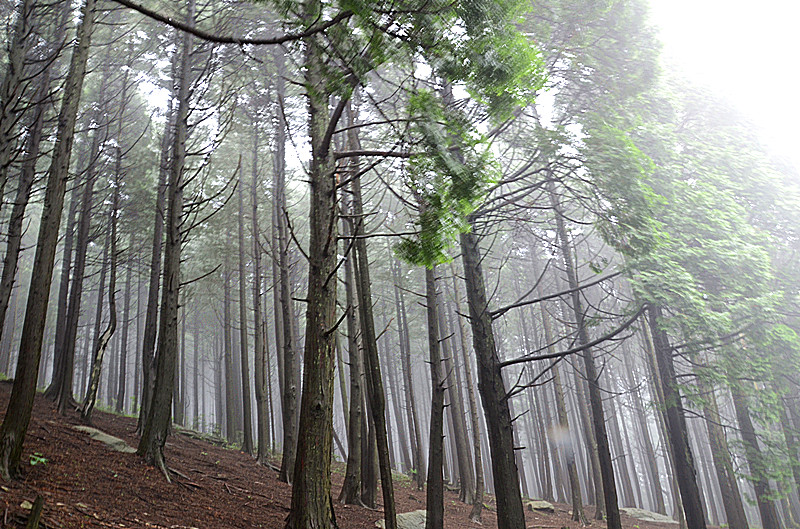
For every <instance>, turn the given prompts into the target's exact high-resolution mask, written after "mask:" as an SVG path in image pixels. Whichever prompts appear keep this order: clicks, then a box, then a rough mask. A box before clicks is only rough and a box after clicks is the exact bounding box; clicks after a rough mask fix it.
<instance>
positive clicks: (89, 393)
mask: <svg viewBox="0 0 800 529" xmlns="http://www.w3.org/2000/svg"><path fill="white" fill-rule="evenodd" d="M117 151H118V152H117V167H116V182H115V186H114V192H113V194H112V195H113V198H112V200H111V212H110V214H109V229H110V232H111V233H110V235H109V237H110V239H111V248H110V249H109V252H110V254H111V267H110V269H109V272H108V274H109V280H108V313H109V320H108V326H107V327H106V329H105V330H104V331H103V334H102V335H101V336H100V339H99V341H98V343H97V346H96V347H95V350H94V356H93V357H92V374H91V377H90V378H89V383H88V386H87V389H86V398H84V399H83V408H82V409H81V418H82V419H83V420H84V422H87V423H91V422H92V411H93V410H94V405H95V403H96V402H97V389H98V387H99V385H100V373H101V370H102V368H103V357H104V356H105V352H106V348H107V347H108V342H109V341H110V340H111V337H112V336H113V335H114V331H116V329H117V295H116V289H117V212H118V211H119V187H120V183H121V182H120V171H121V160H120V159H121V154H120V153H119V147H117ZM100 288H101V289H102V288H103V284H102V283H101V284H100ZM108 385H109V387H110V386H111V380H110V378H109V384H108Z"/></svg>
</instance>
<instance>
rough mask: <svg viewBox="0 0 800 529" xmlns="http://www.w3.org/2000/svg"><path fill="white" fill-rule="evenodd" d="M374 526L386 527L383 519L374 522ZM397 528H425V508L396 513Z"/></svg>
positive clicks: (381, 528)
mask: <svg viewBox="0 0 800 529" xmlns="http://www.w3.org/2000/svg"><path fill="white" fill-rule="evenodd" d="M375 527H378V528H380V529H383V528H384V527H386V521H385V520H378V521H377V522H375ZM397 529H425V509H420V510H418V511H411V512H404V513H400V514H398V515H397Z"/></svg>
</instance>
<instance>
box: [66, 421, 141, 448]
mask: <svg viewBox="0 0 800 529" xmlns="http://www.w3.org/2000/svg"><path fill="white" fill-rule="evenodd" d="M75 429H76V430H78V431H81V432H86V433H88V434H89V437H91V438H92V439H94V440H96V441H100V442H101V443H103V444H104V445H106V446H107V447H109V448H110V449H111V450H114V451H115V452H122V453H124V454H134V453H136V449H135V448H133V447H132V446H130V445H129V444H128V443H126V442H125V441H123V440H122V439H120V438H119V437H114V436H113V435H109V434H107V433H105V432H101V431H100V430H98V429H97V428H92V427H91V426H75Z"/></svg>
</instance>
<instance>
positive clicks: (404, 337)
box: [392, 261, 480, 515]
mask: <svg viewBox="0 0 800 529" xmlns="http://www.w3.org/2000/svg"><path fill="white" fill-rule="evenodd" d="M400 266H401V265H400V263H399V262H398V261H393V263H392V275H393V277H394V298H395V305H396V308H397V328H398V329H399V331H400V354H401V355H402V363H401V366H402V369H403V381H404V386H405V391H404V392H403V393H404V395H405V401H406V409H407V410H408V413H409V417H410V419H411V424H410V428H411V430H412V431H411V434H412V435H411V453H412V458H413V461H414V475H413V481H414V482H415V483H416V485H417V490H422V488H423V486H424V484H425V475H426V473H425V460H424V458H423V457H422V436H421V433H420V419H419V412H418V411H417V403H416V400H415V398H414V377H413V373H412V371H411V344H410V339H409V336H408V333H409V331H408V316H407V314H406V303H405V296H403V292H402V290H401V289H402V279H401V269H400ZM479 515H480V513H479Z"/></svg>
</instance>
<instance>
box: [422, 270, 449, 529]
mask: <svg viewBox="0 0 800 529" xmlns="http://www.w3.org/2000/svg"><path fill="white" fill-rule="evenodd" d="M436 298H437V296H436V270H435V268H428V269H426V270H425V312H426V314H427V321H428V351H429V354H430V358H429V361H430V366H431V388H432V398H431V424H430V433H429V436H428V490H427V496H426V505H427V513H426V516H425V529H442V528H443V527H444V475H443V473H442V465H443V460H444V446H443V444H444V443H443V441H444V392H445V388H444V384H445V380H444V376H443V374H442V356H441V352H440V340H439V322H438V317H437V310H436V303H437V299H436Z"/></svg>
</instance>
